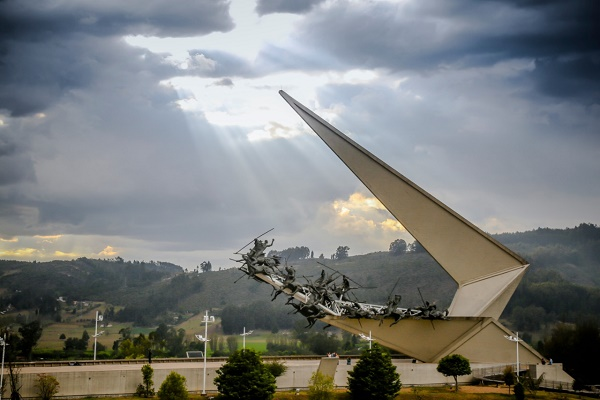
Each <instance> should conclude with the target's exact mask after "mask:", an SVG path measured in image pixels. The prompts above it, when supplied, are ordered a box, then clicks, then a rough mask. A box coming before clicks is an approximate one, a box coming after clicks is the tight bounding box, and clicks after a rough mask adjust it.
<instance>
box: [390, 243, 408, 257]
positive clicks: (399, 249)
mask: <svg viewBox="0 0 600 400" xmlns="http://www.w3.org/2000/svg"><path fill="white" fill-rule="evenodd" d="M406 248H407V247H406V241H404V240H402V239H396V240H394V241H393V242H392V243H390V254H391V255H394V256H399V255H401V254H404V253H406Z"/></svg>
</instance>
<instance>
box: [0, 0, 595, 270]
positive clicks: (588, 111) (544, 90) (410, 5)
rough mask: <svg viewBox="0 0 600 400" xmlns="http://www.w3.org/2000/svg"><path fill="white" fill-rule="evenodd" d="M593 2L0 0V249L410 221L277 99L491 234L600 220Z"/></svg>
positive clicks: (47, 252) (35, 256)
mask: <svg viewBox="0 0 600 400" xmlns="http://www.w3.org/2000/svg"><path fill="white" fill-rule="evenodd" d="M599 16H600V2H597V1H592V0H573V1H562V0H529V1H523V0H519V1H516V0H505V1H501V0H493V1H492V0H456V1H451V2H450V1H447V0H437V1H436V0H431V1H429V0H428V1H423V0H402V1H377V0H340V1H329V0H327V1H323V0H294V1H291V0H289V1H286V0H257V1H250V0H231V1H220V0H196V1H191V0H182V1H177V2H172V1H163V0H152V1H148V0H130V1H127V2H123V1H117V0H106V1H101V2H98V1H91V0H80V1H77V2H65V1H59V0H48V1H44V2H39V1H34V0H0V259H8V260H26V261H33V260H36V261H49V260H56V259H62V260H71V259H75V258H79V257H88V258H102V259H111V258H115V257H122V258H124V259H125V260H138V261H166V262H172V263H175V264H178V265H181V266H182V267H184V268H187V269H193V268H195V267H196V266H198V265H200V263H202V262H203V261H210V262H211V264H212V266H213V269H217V268H230V267H233V266H236V265H237V264H236V263H235V262H234V261H232V260H230V258H234V259H235V258H238V259H239V256H238V255H236V254H235V253H236V252H237V251H238V250H241V251H245V250H243V247H244V246H245V245H246V244H247V243H249V242H251V241H252V240H253V238H255V237H257V236H259V235H261V234H263V233H264V232H267V231H269V230H271V229H272V230H271V231H270V232H268V233H267V234H266V235H265V236H263V238H265V239H269V240H270V239H275V243H274V245H273V249H277V250H283V249H286V248H289V247H296V246H306V247H308V248H309V249H311V250H312V251H313V252H314V255H315V256H318V255H320V254H324V256H325V257H326V258H329V257H330V255H331V254H333V253H335V251H336V249H337V247H338V246H348V247H349V254H350V255H357V254H366V253H370V252H375V251H386V250H388V249H389V245H390V243H391V242H392V241H394V240H396V239H404V240H406V241H407V242H409V243H410V242H412V241H413V240H414V239H413V238H412V237H411V236H410V235H409V234H408V233H407V232H406V231H405V230H404V229H403V227H402V226H401V225H400V224H399V223H398V222H397V221H395V220H394V218H393V217H392V216H391V215H390V214H389V213H388V212H387V211H386V210H385V209H384V208H383V207H382V206H381V204H380V203H379V202H378V201H377V200H376V199H375V198H374V197H373V195H372V194H371V193H370V192H369V191H368V190H367V189H366V188H365V187H364V186H363V185H362V184H361V183H360V181H359V180H358V179H357V178H356V177H354V175H353V174H352V173H351V172H350V171H349V170H348V169H347V168H346V167H345V166H344V165H343V163H342V162H341V161H340V160H339V159H338V158H337V157H336V156H335V155H334V154H333V153H332V152H331V151H330V150H329V149H328V148H327V146H326V145H325V144H324V143H323V142H322V141H321V140H320V139H319V138H318V137H317V136H316V135H315V134H314V133H312V131H311V130H310V129H309V128H308V127H307V126H306V125H305V124H304V123H303V121H302V120H301V119H300V118H299V117H298V115H297V114H295V112H294V111H293V110H292V109H291V108H290V107H289V105H288V104H287V103H286V102H285V101H284V100H283V99H282V98H281V96H280V95H279V93H278V92H279V90H284V91H286V93H288V94H289V95H290V96H292V97H294V98H295V99H296V100H298V101H299V102H301V103H302V104H304V105H305V106H307V107H309V108H310V109H311V110H313V111H314V112H316V113H317V114H318V115H320V116H321V117H322V118H324V119H326V120H327V121H329V122H330V123H331V124H333V125H334V126H336V127H337V128H338V129H339V130H341V131H342V132H344V133H345V134H347V135H348V136H349V137H351V138H352V139H353V140H355V141H356V142H358V143H359V144H360V145H361V146H363V147H365V148H366V149H368V150H369V151H370V152H371V153H373V154H374V155H375V156H377V157H378V158H380V159H382V160H383V161H385V162H386V163H387V164H389V165H390V166H392V167H393V168H395V169H396V170H397V171H399V172H400V173H402V174H403V175H405V176H406V177H408V178H409V179H410V180H412V181H413V182H415V183H417V184H418V185H419V186H421V187H422V188H423V189H425V190H426V191H428V192H430V193H431V194H432V195H433V196H435V197H436V198H438V199H439V200H440V201H442V202H443V203H445V204H446V205H448V206H449V207H450V208H452V209H453V210H455V211H456V212H458V213H459V214H461V215H462V216H464V217H465V218H466V219H468V220H469V221H471V222H472V223H473V224H475V225H476V226H478V227H479V228H481V229H482V230H484V231H486V232H489V233H502V232H517V231H527V230H533V229H537V228H539V227H548V228H558V229H563V228H572V227H575V226H577V225H579V224H580V223H592V224H600V206H599V205H600V24H598V23H597V22H598V17H599Z"/></svg>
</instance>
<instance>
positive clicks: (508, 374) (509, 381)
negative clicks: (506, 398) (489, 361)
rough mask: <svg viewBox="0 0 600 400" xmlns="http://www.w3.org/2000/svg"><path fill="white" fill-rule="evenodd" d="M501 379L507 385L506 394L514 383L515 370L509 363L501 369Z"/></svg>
mask: <svg viewBox="0 0 600 400" xmlns="http://www.w3.org/2000/svg"><path fill="white" fill-rule="evenodd" d="M502 380H503V381H504V383H506V386H508V394H510V387H511V386H512V385H514V384H515V372H514V371H513V367H512V366H511V365H507V366H506V368H504V371H502Z"/></svg>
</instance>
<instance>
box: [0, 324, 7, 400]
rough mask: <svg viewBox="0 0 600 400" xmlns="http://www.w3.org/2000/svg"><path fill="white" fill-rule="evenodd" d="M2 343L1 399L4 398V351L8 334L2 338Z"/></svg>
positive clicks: (0, 342) (0, 343) (0, 341)
mask: <svg viewBox="0 0 600 400" xmlns="http://www.w3.org/2000/svg"><path fill="white" fill-rule="evenodd" d="M0 345H1V346H2V366H1V367H0V400H2V392H3V390H2V389H3V388H4V386H3V384H4V352H5V350H6V346H7V344H6V334H4V337H1V338H0Z"/></svg>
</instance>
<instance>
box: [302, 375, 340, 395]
mask: <svg viewBox="0 0 600 400" xmlns="http://www.w3.org/2000/svg"><path fill="white" fill-rule="evenodd" d="M333 389H334V384H333V376H329V375H325V374H322V373H321V372H319V371H316V372H315V373H314V374H312V376H311V377H310V381H309V386H308V398H309V400H330V399H332V398H333Z"/></svg>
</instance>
